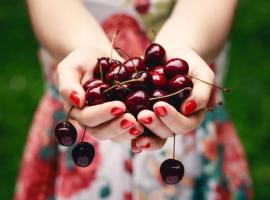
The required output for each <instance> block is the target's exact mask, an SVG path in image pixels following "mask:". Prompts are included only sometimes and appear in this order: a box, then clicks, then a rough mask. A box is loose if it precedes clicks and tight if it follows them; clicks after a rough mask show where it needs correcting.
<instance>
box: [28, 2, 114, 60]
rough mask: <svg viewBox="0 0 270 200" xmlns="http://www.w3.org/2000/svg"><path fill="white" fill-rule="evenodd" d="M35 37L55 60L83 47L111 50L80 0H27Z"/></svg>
mask: <svg viewBox="0 0 270 200" xmlns="http://www.w3.org/2000/svg"><path fill="white" fill-rule="evenodd" d="M27 4H28V7H29V12H30V17H31V21H32V24H33V28H34V31H35V33H36V36H37V38H38V40H39V42H40V43H41V45H42V46H44V47H45V48H46V49H47V50H48V51H49V52H50V54H51V55H52V56H53V57H54V58H55V59H56V60H58V61H59V60H62V59H63V58H64V57H65V56H66V55H67V54H69V53H70V52H71V51H72V50H74V49H76V48H78V47H83V46H98V47H101V48H104V49H110V43H109V40H108V39H107V37H106V35H105V33H104V32H103V30H102V29H101V27H100V26H99V24H98V23H97V22H96V20H95V19H94V18H93V17H92V16H91V14H90V13H89V12H88V11H87V9H86V8H85V7H84V5H83V3H82V1H79V0H69V1H66V0H27Z"/></svg>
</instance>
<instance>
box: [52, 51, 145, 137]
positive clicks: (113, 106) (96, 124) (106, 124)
mask: <svg viewBox="0 0 270 200" xmlns="http://www.w3.org/2000/svg"><path fill="white" fill-rule="evenodd" d="M100 57H108V52H105V51H103V50H101V49H98V48H95V47H83V48H79V49H76V50H74V51H73V52H72V53H70V54H69V55H68V56H67V57H66V58H65V59H64V60H63V61H61V62H60V63H59V65H58V68H57V73H58V80H59V91H60V95H61V97H62V98H63V101H64V108H65V111H66V112H68V111H69V109H70V108H71V106H74V108H73V109H72V111H71V114H70V117H71V118H72V119H74V120H76V121H78V122H79V124H81V125H82V126H86V127H87V130H88V131H89V132H90V133H91V134H92V135H93V136H94V137H96V138H97V139H100V140H105V139H111V140H113V141H116V142H120V141H123V140H131V139H133V138H135V137H136V136H137V135H139V134H140V133H142V132H143V126H142V125H140V123H138V122H137V120H136V118H135V117H134V116H132V115H131V114H129V113H125V114H123V113H124V112H125V111H126V107H125V104H124V103H123V102H120V101H112V102H107V103H104V104H100V105H95V106H88V107H84V106H85V91H84V89H83V87H82V85H83V84H84V83H85V82H86V81H87V80H89V79H92V78H93V69H94V66H95V64H96V62H97V58H100ZM113 58H115V59H118V60H119V61H121V59H122V58H121V57H120V56H119V55H118V54H117V53H116V52H114V54H113Z"/></svg>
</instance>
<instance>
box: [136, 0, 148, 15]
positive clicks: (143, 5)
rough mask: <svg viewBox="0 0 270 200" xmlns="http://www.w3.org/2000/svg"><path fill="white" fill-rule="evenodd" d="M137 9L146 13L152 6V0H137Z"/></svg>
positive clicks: (141, 12)
mask: <svg viewBox="0 0 270 200" xmlns="http://www.w3.org/2000/svg"><path fill="white" fill-rule="evenodd" d="M134 6H135V9H136V10H137V12H138V13H140V14H146V13H147V11H148V9H149V7H150V0H135V2H134Z"/></svg>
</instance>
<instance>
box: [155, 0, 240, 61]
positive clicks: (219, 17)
mask: <svg viewBox="0 0 270 200" xmlns="http://www.w3.org/2000/svg"><path fill="white" fill-rule="evenodd" d="M236 7H237V0H226V1H216V0H196V1H195V0H193V1H191V0H181V1H178V2H177V3H176V6H175V8H174V10H173V13H172V15H171V17H170V18H169V19H168V21H167V22H166V23H165V24H164V26H163V27H162V29H161V30H160V32H159V34H158V36H157V39H156V40H157V42H160V43H162V44H163V45H165V47H166V43H167V44H168V45H171V44H173V45H175V44H179V45H187V46H189V47H191V48H192V49H194V50H195V51H196V52H197V53H198V54H199V55H200V56H201V57H202V58H203V59H204V60H206V61H207V62H208V63H210V62H212V61H213V59H214V58H215V57H216V56H217V54H218V53H219V52H220V50H221V49H222V48H223V46H224V44H225V41H226V39H227V37H228V34H229V32H230V28H231V24H232V21H233V17H234V13H235V9H236Z"/></svg>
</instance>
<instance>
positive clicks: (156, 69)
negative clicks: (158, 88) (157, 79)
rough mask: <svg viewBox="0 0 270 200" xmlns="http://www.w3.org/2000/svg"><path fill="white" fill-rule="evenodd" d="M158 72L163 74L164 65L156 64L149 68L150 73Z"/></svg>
mask: <svg viewBox="0 0 270 200" xmlns="http://www.w3.org/2000/svg"><path fill="white" fill-rule="evenodd" d="M152 73H158V74H162V75H164V67H163V66H156V67H154V68H152V69H151V70H150V74H152Z"/></svg>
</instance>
